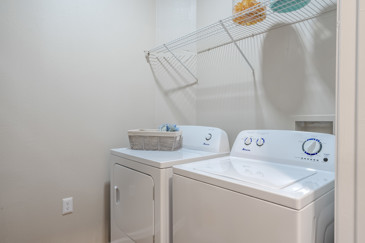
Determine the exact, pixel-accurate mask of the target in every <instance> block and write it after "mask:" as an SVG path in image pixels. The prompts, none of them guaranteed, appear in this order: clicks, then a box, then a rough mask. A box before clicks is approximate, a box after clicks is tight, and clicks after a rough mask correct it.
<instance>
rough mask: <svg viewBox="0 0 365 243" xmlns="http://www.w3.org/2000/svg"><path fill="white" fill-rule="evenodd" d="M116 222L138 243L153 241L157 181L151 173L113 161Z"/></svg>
mask: <svg viewBox="0 0 365 243" xmlns="http://www.w3.org/2000/svg"><path fill="white" fill-rule="evenodd" d="M113 173H114V175H113V178H114V183H113V188H114V193H115V195H114V202H113V204H114V205H113V206H114V207H115V214H116V215H115V217H114V218H115V221H116V224H117V225H118V227H119V228H120V229H121V231H122V232H124V233H125V234H126V235H128V237H130V238H131V239H132V240H133V241H135V242H137V243H150V242H151V243H152V242H153V236H154V223H153V221H154V196H153V193H154V183H153V179H152V177H151V176H149V175H147V174H144V173H141V172H138V171H135V170H132V169H129V168H127V167H125V166H121V165H118V164H114V170H113Z"/></svg>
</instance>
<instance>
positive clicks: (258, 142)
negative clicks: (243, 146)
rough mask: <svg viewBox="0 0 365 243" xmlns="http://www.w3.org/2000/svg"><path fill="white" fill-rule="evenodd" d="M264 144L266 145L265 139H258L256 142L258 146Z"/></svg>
mask: <svg viewBox="0 0 365 243" xmlns="http://www.w3.org/2000/svg"><path fill="white" fill-rule="evenodd" d="M264 143H265V139H263V138H258V139H257V140H256V145H257V146H260V147H261V146H262V145H264Z"/></svg>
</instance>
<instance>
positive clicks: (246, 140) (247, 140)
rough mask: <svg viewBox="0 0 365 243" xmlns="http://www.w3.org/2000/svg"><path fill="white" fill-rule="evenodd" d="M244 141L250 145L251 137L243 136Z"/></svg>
mask: <svg viewBox="0 0 365 243" xmlns="http://www.w3.org/2000/svg"><path fill="white" fill-rule="evenodd" d="M244 142H245V144H246V145H250V144H251V143H252V138H249V137H247V138H245V141H244Z"/></svg>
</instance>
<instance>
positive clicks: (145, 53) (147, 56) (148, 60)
mask: <svg viewBox="0 0 365 243" xmlns="http://www.w3.org/2000/svg"><path fill="white" fill-rule="evenodd" d="M144 57H145V58H146V61H147V63H150V52H149V51H145V52H144Z"/></svg>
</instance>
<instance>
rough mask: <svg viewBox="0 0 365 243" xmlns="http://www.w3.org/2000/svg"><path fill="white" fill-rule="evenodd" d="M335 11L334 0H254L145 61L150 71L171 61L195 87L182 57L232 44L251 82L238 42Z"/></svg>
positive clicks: (160, 48)
mask: <svg viewBox="0 0 365 243" xmlns="http://www.w3.org/2000/svg"><path fill="white" fill-rule="evenodd" d="M248 1H250V0H248ZM336 8H337V0H262V1H260V0H257V4H256V5H255V6H252V7H250V8H248V9H246V10H243V11H241V12H238V13H237V14H234V15H232V16H230V17H228V18H225V19H222V20H220V21H218V22H216V23H214V24H211V25H209V26H206V27H204V28H201V29H199V30H197V31H194V32H192V33H190V34H187V35H185V36H182V37H180V38H177V39H175V40H173V41H170V42H168V43H166V44H163V45H160V46H157V47H155V48H153V49H151V50H149V51H146V59H147V62H149V64H150V65H151V69H152V71H154V69H156V68H155V65H156V63H157V64H158V63H159V64H161V65H162V62H161V60H162V59H164V60H165V61H166V62H167V63H169V62H171V61H172V60H174V61H175V63H176V64H175V65H174V66H176V67H177V68H176V69H175V72H177V71H176V70H178V75H179V76H184V77H189V79H190V78H193V81H194V82H193V83H192V84H195V83H197V82H198V78H197V77H196V75H195V72H194V71H192V68H191V65H189V64H188V63H185V62H184V61H183V59H184V56H188V57H190V56H192V55H197V54H201V53H204V52H207V51H210V50H213V49H216V48H219V47H222V46H225V45H228V44H232V43H233V44H234V45H235V46H236V47H237V49H238V51H239V53H240V54H241V55H242V57H243V58H244V59H245V61H246V62H247V64H248V65H249V67H250V68H251V70H252V75H253V79H254V80H255V70H254V68H253V66H252V65H251V63H250V62H249V60H248V59H247V58H246V56H245V54H244V53H243V51H242V50H241V49H240V47H239V46H238V44H237V42H238V41H241V40H243V39H246V38H249V37H253V36H255V35H259V34H263V33H266V32H268V31H270V30H273V29H277V28H280V27H283V26H286V25H291V24H296V23H299V22H302V21H306V20H309V19H313V18H316V17H318V16H320V15H322V14H325V13H327V12H331V11H334V10H336ZM156 60H157V61H158V62H157V61H156ZM167 60H170V61H167ZM164 65H165V66H166V64H164ZM169 65H170V64H169Z"/></svg>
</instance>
